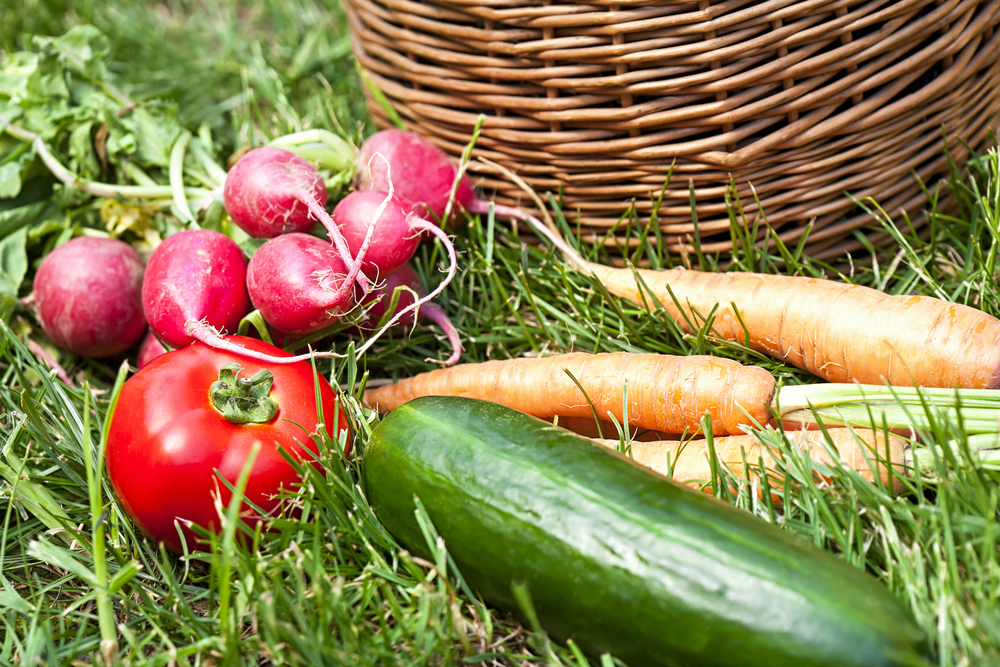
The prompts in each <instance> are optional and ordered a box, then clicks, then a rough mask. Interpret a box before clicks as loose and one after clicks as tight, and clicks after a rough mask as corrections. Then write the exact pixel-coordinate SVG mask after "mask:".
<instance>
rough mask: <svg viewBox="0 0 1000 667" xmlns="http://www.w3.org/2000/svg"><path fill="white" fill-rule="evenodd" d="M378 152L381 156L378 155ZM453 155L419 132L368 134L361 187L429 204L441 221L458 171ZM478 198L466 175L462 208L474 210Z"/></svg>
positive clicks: (360, 157) (363, 148) (360, 158)
mask: <svg viewBox="0 0 1000 667" xmlns="http://www.w3.org/2000/svg"><path fill="white" fill-rule="evenodd" d="M376 155H378V156H380V157H376ZM457 171H458V170H457V169H456V167H455V164H454V163H453V162H452V161H451V158H449V157H448V155H447V154H446V153H445V152H444V151H442V150H441V149H440V148H438V147H437V146H435V145H434V144H432V143H431V142H430V141H428V140H427V139H425V138H424V137H422V136H420V135H419V134H416V133H415V132H407V131H405V130H382V131H380V132H376V133H375V134H373V135H372V136H370V137H368V139H367V140H366V141H365V143H364V144H362V145H361V152H360V153H359V155H358V172H357V173H358V179H359V182H358V188H359V189H362V190H383V191H385V190H388V189H389V184H390V182H391V183H392V185H393V186H394V187H395V190H396V195H397V196H400V197H402V198H404V199H406V200H409V201H410V202H413V203H414V204H416V205H417V206H418V207H420V208H418V209H417V212H420V213H422V212H423V207H427V210H429V211H430V212H431V213H432V214H433V215H434V216H435V217H436V218H437V219H438V220H443V219H444V213H445V209H446V208H447V206H448V200H449V198H450V197H451V189H452V187H453V186H454V183H455V174H456V173H457ZM476 201H478V199H477V197H476V193H475V191H474V190H473V189H472V184H471V183H470V182H469V179H468V178H466V177H465V176H464V175H463V176H462V179H461V180H460V181H459V183H458V190H457V191H456V192H455V203H456V204H457V205H458V208H460V209H465V210H467V211H469V212H470V213H472V212H474V211H473V210H472V209H473V208H474V207H475V202H476Z"/></svg>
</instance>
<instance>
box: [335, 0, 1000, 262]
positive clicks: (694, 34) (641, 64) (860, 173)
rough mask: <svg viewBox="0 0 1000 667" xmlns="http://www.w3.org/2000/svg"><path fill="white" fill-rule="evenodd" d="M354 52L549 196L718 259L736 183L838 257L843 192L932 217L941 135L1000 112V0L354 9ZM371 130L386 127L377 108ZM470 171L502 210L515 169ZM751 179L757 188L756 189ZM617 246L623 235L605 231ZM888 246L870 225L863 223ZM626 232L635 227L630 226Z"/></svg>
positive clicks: (353, 1)
mask: <svg viewBox="0 0 1000 667" xmlns="http://www.w3.org/2000/svg"><path fill="white" fill-rule="evenodd" d="M345 5H346V7H347V10H348V16H349V20H350V22H351V27H352V33H353V39H354V41H353V46H354V51H355V53H356V55H357V57H358V59H359V61H360V63H361V65H362V67H363V69H364V71H365V72H366V73H367V75H368V76H369V77H370V79H371V81H372V82H373V83H374V84H375V86H376V87H377V88H378V89H380V90H381V91H382V92H383V93H384V95H385V97H386V98H387V99H388V101H389V102H390V104H391V105H392V106H393V107H394V109H395V110H396V111H397V112H398V113H399V115H400V116H401V117H402V118H403V120H404V122H405V123H406V124H407V125H408V126H409V127H410V128H411V129H415V130H417V131H419V132H421V133H423V134H424V135H426V136H428V137H429V138H430V139H432V140H433V141H434V142H435V143H437V144H439V145H440V146H442V147H443V148H445V149H446V150H447V151H448V152H449V153H451V154H452V155H454V156H458V155H459V154H460V153H461V150H462V148H463V147H464V144H465V143H467V142H468V140H469V137H470V135H471V132H472V129H473V127H474V125H475V123H476V119H477V116H478V115H479V114H480V113H483V114H486V116H487V119H486V122H485V125H484V128H483V132H482V136H481V138H480V140H479V142H478V144H477V152H476V153H475V155H478V156H481V157H485V158H489V159H490V160H493V161H495V162H497V163H500V164H503V165H505V166H507V167H509V168H510V169H511V170H513V171H515V172H516V173H517V174H518V175H520V176H521V177H522V178H523V179H524V180H525V181H526V182H527V183H529V184H530V185H531V186H532V187H534V188H535V189H536V190H538V191H539V192H547V191H557V190H559V189H561V191H562V196H563V200H564V202H565V209H566V213H567V218H568V219H569V220H570V222H571V223H579V224H580V225H581V227H582V229H583V231H584V233H585V235H590V236H591V238H596V239H601V238H603V237H604V236H605V235H606V234H607V233H608V231H609V230H611V229H613V228H614V227H615V226H616V225H621V226H619V227H618V231H616V232H614V233H615V234H617V235H618V238H619V239H621V238H622V237H623V234H622V229H623V228H624V223H622V221H621V217H622V214H623V213H624V212H625V211H626V210H628V207H629V205H630V203H631V202H633V201H634V210H635V211H636V213H637V219H636V221H635V222H633V223H632V224H633V227H634V226H635V224H636V223H638V224H639V225H641V226H643V227H641V228H644V227H645V225H646V224H647V223H648V221H649V219H650V215H651V213H652V212H653V209H654V208H656V201H657V198H658V197H659V195H660V191H661V189H662V188H663V184H664V180H665V178H666V176H667V174H668V172H669V170H670V169H671V166H672V165H673V177H672V179H671V182H670V185H669V186H668V187H667V190H666V193H665V196H664V197H663V200H662V203H660V205H659V207H658V211H657V217H656V219H655V220H656V222H657V224H659V226H660V229H661V231H662V235H663V237H664V238H665V240H666V241H667V242H668V244H669V246H670V247H671V248H672V250H674V251H682V249H683V248H688V249H690V248H691V244H692V240H693V239H694V238H695V237H694V234H693V232H694V226H693V224H692V216H691V207H690V192H689V188H691V187H693V188H694V193H695V198H696V201H697V214H698V220H699V224H698V239H699V241H700V244H701V246H702V248H703V249H705V250H707V251H710V252H715V251H723V252H724V251H726V250H728V249H729V248H730V247H731V246H730V233H729V229H730V219H729V216H728V215H727V213H726V199H725V198H726V190H727V187H728V186H729V184H730V178H732V180H733V182H734V183H735V184H736V187H737V190H738V192H739V195H740V199H741V201H742V204H743V207H744V209H745V212H746V214H747V217H748V218H749V219H750V221H751V222H752V221H753V219H754V217H756V216H757V211H758V207H757V204H756V202H755V201H754V197H753V195H754V192H755V193H756V196H757V198H758V199H759V201H760V203H761V207H762V209H763V211H764V213H765V214H766V216H767V220H768V222H769V224H770V225H771V227H773V228H775V229H777V230H778V231H779V232H780V233H781V235H782V237H783V238H784V239H785V240H786V242H787V243H795V242H796V239H798V238H800V237H801V235H802V233H803V232H804V230H805V229H806V227H807V225H809V224H810V223H812V224H811V231H810V234H809V245H808V246H807V250H808V251H809V252H811V253H813V254H814V255H816V256H819V257H836V256H843V254H844V253H845V252H847V251H849V250H852V249H855V248H857V247H858V246H859V244H858V242H857V240H856V239H854V238H853V237H852V235H851V232H852V230H854V229H857V228H859V227H861V226H863V225H868V224H871V222H872V219H871V218H870V216H868V215H867V214H865V213H863V212H861V211H859V210H858V209H855V208H854V206H853V205H852V203H851V202H850V201H849V200H848V199H847V198H846V197H845V196H844V195H843V193H844V192H845V191H846V192H851V193H852V194H854V195H856V196H858V197H865V196H872V197H875V198H876V199H877V200H878V201H879V203H880V204H882V206H883V207H884V208H885V209H886V210H887V211H889V212H890V213H891V214H896V213H898V211H899V210H900V209H901V208H902V209H905V210H907V211H908V212H909V213H910V215H911V216H912V217H913V221H914V223H915V224H921V223H922V216H921V215H920V209H921V207H922V206H923V205H924V204H925V203H926V199H925V197H924V195H923V194H922V191H921V188H920V185H919V183H918V181H917V179H916V178H914V177H913V174H914V173H916V174H918V175H919V176H920V178H921V179H922V180H923V181H924V182H925V183H928V184H932V185H933V183H934V182H935V181H936V180H937V179H938V178H939V177H940V176H942V175H944V174H945V173H946V171H947V160H946V157H945V154H944V150H943V146H944V144H943V142H942V128H943V129H945V130H946V131H947V132H948V134H949V135H951V136H952V138H953V140H952V141H950V142H949V145H950V148H951V150H952V155H953V156H954V157H955V159H956V160H958V161H961V160H962V159H963V158H964V157H965V155H966V153H965V149H964V147H963V146H962V145H961V143H960V142H959V141H956V140H954V137H960V138H961V139H962V140H964V141H965V142H967V143H968V144H970V145H972V146H979V145H982V144H983V143H984V141H985V139H986V138H987V135H988V132H989V130H990V129H991V128H996V127H997V126H998V123H1000V31H996V30H995V28H996V26H997V24H998V23H1000V2H998V1H997V0H990V1H986V2H977V1H974V0H901V1H898V2H891V1H889V0H868V1H858V0H834V1H820V0H801V1H797V2H795V1H790V0H762V1H756V2H755V1H752V0H725V1H722V2H718V1H709V0H701V1H696V2H679V1H669V0H660V1H655V0H615V1H611V0H590V1H581V2H559V1H553V0H533V1H532V0H495V1H494V2H490V3H488V4H480V3H477V2H473V1H472V0H447V1H445V0H422V1H420V2H415V1H413V0H345ZM369 109H370V111H371V113H372V115H373V117H374V118H375V121H376V123H377V124H378V125H380V126H383V127H387V126H389V125H390V120H389V118H388V117H387V116H386V114H385V112H384V110H383V109H382V108H381V107H380V106H379V104H377V103H375V102H374V101H373V100H370V101H369ZM472 171H473V174H474V175H478V176H480V177H481V179H480V183H481V185H482V186H483V187H484V188H485V190H486V192H487V194H492V193H493V192H496V199H497V201H500V202H502V203H506V204H515V205H516V204H520V203H522V202H524V203H526V204H530V199H528V198H527V197H525V195H524V192H523V191H522V190H520V189H519V188H518V187H517V186H516V185H514V184H513V183H511V182H510V180H509V179H505V178H502V177H499V176H498V175H497V174H496V172H495V171H494V172H490V171H488V170H485V169H482V170H480V171H479V172H478V174H477V173H476V167H475V166H474V167H473V169H472ZM751 186H752V189H751ZM613 238H614V237H613ZM872 238H873V240H874V241H875V242H876V243H878V242H879V241H881V240H884V239H881V238H880V237H879V236H878V235H877V234H876V235H873V236H872ZM631 241H632V242H633V243H637V242H638V240H637V238H635V237H633V238H632V239H631Z"/></svg>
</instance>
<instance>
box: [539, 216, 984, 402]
mask: <svg viewBox="0 0 1000 667" xmlns="http://www.w3.org/2000/svg"><path fill="white" fill-rule="evenodd" d="M529 222H531V223H532V226H533V227H534V228H535V229H536V230H537V231H538V232H540V233H542V234H543V235H544V236H546V238H548V239H549V240H550V241H552V243H553V244H555V245H556V246H557V248H559V250H560V251H561V252H562V253H563V256H564V257H565V258H566V260H567V261H568V262H569V263H570V264H571V265H573V266H574V267H575V268H576V269H577V270H579V271H581V272H583V273H586V274H589V275H593V276H596V277H597V278H599V279H600V280H601V282H603V283H604V285H605V286H606V287H607V289H608V291H609V292H611V293H612V294H614V295H617V296H619V297H622V298H624V299H628V300H629V301H632V302H633V303H635V304H637V305H640V306H641V305H646V306H649V307H653V303H652V302H651V299H650V295H649V293H652V294H653V295H655V297H656V299H658V300H659V302H660V304H661V305H662V307H663V309H664V310H665V311H666V312H667V313H668V314H669V315H670V317H671V318H673V319H674V320H675V321H676V322H677V323H678V325H679V326H680V327H681V328H682V329H683V330H684V331H687V332H691V331H692V330H693V329H694V328H697V327H699V326H700V324H701V321H700V320H699V318H698V317H696V316H694V313H698V314H700V316H701V317H702V318H705V317H708V315H709V313H711V311H712V309H713V308H715V307H716V306H718V309H717V310H716V311H715V317H714V321H713V324H712V328H713V330H714V331H715V333H716V334H717V335H718V336H719V337H721V338H724V339H726V340H731V341H736V342H739V343H744V342H747V343H748V344H749V347H751V348H753V349H754V350H757V351H759V352H763V353H765V354H768V355H770V356H773V357H775V358H777V359H782V360H785V361H787V362H788V363H790V364H792V365H794V366H797V367H799V368H802V369H804V370H807V371H809V372H810V373H813V374H815V375H817V376H819V377H821V378H823V379H825V380H827V381H830V382H861V383H865V384H883V383H884V382H888V383H889V384H891V385H895V386H913V385H914V384H917V385H919V386H923V387H944V388H955V387H963V388H970V389H996V388H1000V320H998V319H997V318H995V317H992V316H990V315H987V314H986V313H984V312H982V311H979V310H976V309H975V308H971V307H969V306H963V305H960V304H955V303H950V302H948V301H943V300H941V299H935V298H932V297H926V296H917V295H899V296H890V295H887V294H885V293H883V292H880V291H878V290H875V289H871V288H869V287H863V286H861V285H848V284H844V283H838V282H834V281H832V280H820V279H816V278H805V277H791V276H780V275H765V274H757V273H735V272H734V273H704V272H701V271H688V270H684V269H669V270H661V271H655V270H648V269H637V270H636V272H635V273H633V270H632V269H630V268H621V269H620V268H615V267H610V266H604V265H602V264H595V263H593V262H588V261H586V260H584V259H583V258H582V257H580V255H579V254H578V253H577V252H576V251H575V250H573V249H572V248H571V247H570V246H569V245H568V244H567V243H566V242H565V241H564V240H563V239H562V237H560V236H559V235H558V234H556V233H555V232H553V231H551V230H550V229H548V228H547V227H545V226H544V225H542V224H541V223H540V222H538V221H537V220H535V221H533V222H532V221H529ZM636 274H638V276H639V277H640V278H641V279H642V281H643V282H644V283H645V285H646V287H648V292H647V291H646V290H645V289H643V290H641V291H640V287H639V284H638V283H637V281H636V277H635V275H636ZM671 291H672V292H673V296H671V294H670V292H671ZM674 298H676V302H675V301H674ZM678 304H680V307H678ZM734 306H735V309H736V310H738V311H739V317H737V314H736V310H734ZM741 320H742V321H741ZM692 324H693V326H692ZM744 327H745V329H744Z"/></svg>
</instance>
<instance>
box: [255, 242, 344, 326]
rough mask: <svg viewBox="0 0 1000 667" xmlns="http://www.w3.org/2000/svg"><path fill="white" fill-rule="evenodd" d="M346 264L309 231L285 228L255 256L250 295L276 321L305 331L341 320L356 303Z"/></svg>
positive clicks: (265, 315) (269, 319)
mask: <svg viewBox="0 0 1000 667" xmlns="http://www.w3.org/2000/svg"><path fill="white" fill-rule="evenodd" d="M347 274H348V270H347V267H346V266H344V262H343V261H341V259H340V256H339V255H338V254H337V252H336V251H335V250H334V249H333V248H332V247H330V244H329V243H326V242H325V241H323V240H322V239H318V238H316V237H315V236H310V235H309V234H283V235H281V236H278V237H276V238H273V239H271V240H270V241H268V242H267V243H265V244H264V245H262V246H261V247H260V248H258V249H257V252H255V253H254V255H253V257H251V258H250V266H249V267H248V269H247V288H248V289H249V290H250V300H251V301H253V306H254V308H256V309H257V310H259V311H260V314H261V316H262V317H263V318H264V320H265V321H266V322H267V323H268V324H270V325H271V326H273V327H275V328H276V329H279V330H280V331H282V332H284V333H286V334H295V335H303V334H307V333H312V332H313V331H319V330H320V329H322V328H323V327H326V326H329V325H330V324H332V323H334V322H336V321H337V320H338V319H340V317H341V316H342V315H343V314H344V313H346V312H347V311H348V310H350V308H351V307H352V306H353V305H354V298H353V294H352V293H351V290H350V289H345V286H348V287H349V286H350V283H349V282H345V281H346V277H347Z"/></svg>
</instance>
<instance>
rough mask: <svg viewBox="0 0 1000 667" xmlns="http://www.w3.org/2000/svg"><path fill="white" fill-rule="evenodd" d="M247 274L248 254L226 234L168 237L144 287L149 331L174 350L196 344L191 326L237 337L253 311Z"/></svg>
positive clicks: (194, 233)
mask: <svg viewBox="0 0 1000 667" xmlns="http://www.w3.org/2000/svg"><path fill="white" fill-rule="evenodd" d="M320 243H322V241H320ZM246 273H247V262H246V259H244V257H243V251H242V250H240V247H239V246H238V245H236V242H235V241H233V240H232V239H230V238H229V237H228V236H226V235H224V234H220V233H219V232H213V231H211V230H209V229H189V230H184V231H181V232H178V233H176V234H174V235H173V236H168V237H167V239H166V240H164V241H163V243H161V244H160V245H159V246H157V248H156V250H154V251H153V254H152V256H151V257H150V258H149V264H148V265H147V266H146V277H145V279H144V280H143V283H142V306H143V310H144V311H145V313H146V319H147V320H148V321H149V326H150V328H151V329H152V330H153V332H154V333H155V334H156V336H157V338H159V339H160V340H161V341H162V342H164V343H166V344H167V345H169V346H171V347H174V348H179V347H185V346H187V345H190V344H191V343H192V342H194V340H195V339H194V337H192V336H191V335H190V334H189V333H188V331H187V329H186V325H187V323H188V322H190V321H202V322H205V323H207V324H209V325H211V326H212V327H214V328H215V329H220V330H225V331H227V332H228V333H236V329H237V327H239V324H240V320H241V319H243V317H244V316H245V315H246V314H247V313H249V312H250V297H249V295H248V294H247V288H246Z"/></svg>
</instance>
